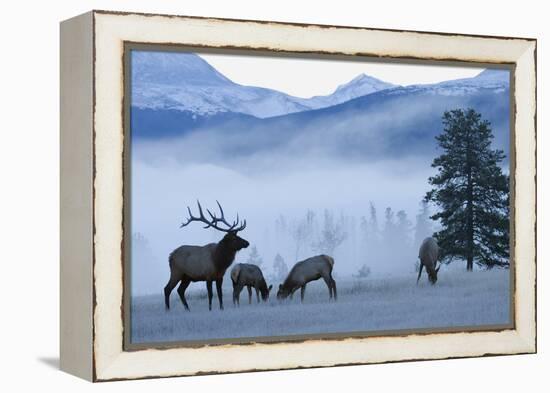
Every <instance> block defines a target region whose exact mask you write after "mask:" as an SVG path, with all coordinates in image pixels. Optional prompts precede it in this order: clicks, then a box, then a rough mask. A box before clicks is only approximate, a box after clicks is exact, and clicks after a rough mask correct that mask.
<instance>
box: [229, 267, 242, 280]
mask: <svg viewBox="0 0 550 393" xmlns="http://www.w3.org/2000/svg"><path fill="white" fill-rule="evenodd" d="M240 273H241V267H240V266H238V265H237V266H235V267H234V268H233V270H231V281H232V282H233V284H236V283H237V282H239V274H240Z"/></svg>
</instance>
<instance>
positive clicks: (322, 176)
mask: <svg viewBox="0 0 550 393" xmlns="http://www.w3.org/2000/svg"><path fill="white" fill-rule="evenodd" d="M216 145H217V144H216V143H215V141H213V142H212V145H210V146H216ZM174 146H181V150H179V152H181V155H176V154H175V152H178V150H177V149H176V150H174ZM193 146H194V144H186V145H185V144H182V145H178V144H177V143H170V142H167V143H166V144H164V145H163V144H159V143H155V144H148V145H142V146H139V145H137V144H136V145H135V146H134V149H133V155H132V183H131V187H132V197H131V204H132V206H131V212H132V214H131V215H132V222H131V231H132V233H133V235H134V236H133V242H132V243H133V247H132V252H133V256H132V258H133V265H132V293H133V294H136V295H137V294H147V293H158V292H159V291H160V290H161V289H162V288H163V286H164V285H165V284H166V281H167V279H168V275H169V268H168V255H169V253H170V252H171V251H172V250H173V249H175V248H176V247H178V246H179V245H182V244H195V245H203V244H206V243H209V242H215V241H218V240H220V239H221V237H222V236H223V234H222V233H221V232H218V231H216V230H212V229H208V230H206V229H203V228H202V227H203V225H201V224H199V223H192V224H190V225H189V226H188V227H185V228H181V229H180V228H179V226H180V224H181V222H182V221H184V220H185V219H186V217H187V208H186V207H187V206H190V207H191V209H192V210H193V211H194V212H195V213H196V212H197V208H196V200H197V199H198V200H200V201H201V203H202V204H203V206H204V207H205V208H210V209H214V210H215V209H216V208H217V207H216V200H219V201H220V203H221V204H222V206H223V207H224V210H225V213H226V216H227V218H228V220H232V219H234V218H235V216H236V214H237V213H238V214H239V216H240V217H241V218H246V220H247V227H246V229H245V230H244V231H243V232H241V233H240V235H241V236H242V237H244V238H246V239H247V240H249V241H250V243H251V247H250V248H248V249H246V250H243V251H241V252H240V253H239V254H237V258H236V262H237V263H238V262H246V261H247V260H248V259H249V257H250V254H251V253H252V252H253V251H252V250H253V248H254V247H255V249H256V250H257V252H258V255H257V258H255V259H254V261H255V262H261V264H262V269H263V270H264V272H265V274H266V276H268V277H269V278H270V279H271V280H280V277H276V272H275V271H274V268H273V265H274V260H275V258H276V256H277V254H279V255H280V256H281V257H282V258H283V260H284V262H285V264H286V265H287V266H288V268H290V267H292V265H293V264H294V263H295V262H296V261H297V260H301V259H304V258H306V257H308V256H312V255H315V254H319V253H321V252H331V253H332V254H333V256H334V258H335V260H336V263H335V264H336V266H335V273H336V275H337V276H349V275H352V274H357V272H358V270H359V269H360V268H361V267H362V266H367V267H368V268H369V270H370V271H371V273H372V274H397V275H401V274H403V273H410V272H412V271H414V263H415V261H416V259H417V258H416V255H417V250H418V248H417V247H418V244H416V243H418V239H417V238H418V236H424V235H429V234H430V233H431V230H432V228H430V227H427V228H425V229H423V231H424V232H425V233H421V234H420V235H419V234H418V233H415V221H416V219H415V217H416V215H417V213H418V211H419V203H420V201H421V200H422V198H423V197H424V195H425V193H426V191H427V189H428V183H427V179H428V177H429V176H430V175H432V174H433V169H432V168H431V167H430V164H431V157H416V158H408V159H403V160H383V161H382V160H379V161H366V160H364V161H362V162H358V161H357V160H355V159H353V160H345V159H342V158H341V157H340V158H338V159H334V158H331V157H327V155H326V154H316V153H315V146H310V149H309V150H308V151H309V153H308V154H307V155H304V156H296V155H292V154H288V153H287V152H285V151H284V150H279V151H278V152H277V153H271V154H262V155H257V154H256V155H255V154H252V155H249V156H244V155H243V156H241V157H232V156H227V157H222V155H221V154H214V153H213V151H214V150H213V149H210V150H209V151H208V152H207V153H206V154H210V156H208V155H207V156H204V159H203V160H202V161H204V162H197V160H195V159H190V160H189V161H190V162H186V160H185V156H186V153H187V152H189V151H190V149H192V148H193ZM217 146H219V145H217ZM203 153H205V152H203ZM216 153H218V152H216ZM195 157H196V156H195ZM206 161H210V162H213V163H215V164H212V163H207V162H206ZM371 206H373V207H374V208H375V209H376V213H377V214H376V216H377V224H376V225H377V229H376V228H374V227H373V226H372V225H374V223H373V222H372V221H373V220H372V214H371V212H372V210H371ZM388 207H389V208H391V212H390V213H389V214H390V216H391V220H389V221H388V222H389V223H390V225H388V224H387V223H386V222H385V221H386V218H385V214H386V212H385V210H386V208H388ZM399 211H402V212H401V213H399V214H398V212H399ZM403 213H404V214H405V215H406V216H403ZM327 220H328V221H331V222H332V224H331V223H330V222H328V223H327ZM399 220H401V224H402V225H399V223H398V221H399ZM327 225H329V226H330V225H332V229H333V230H335V231H337V232H338V234H337V235H339V236H341V237H343V239H342V241H341V243H340V244H338V245H337V246H336V247H334V249H333V250H331V251H327V249H326V248H324V246H323V245H322V244H320V243H323V236H324V235H323V231H325V230H326V229H327V228H326V226H327ZM300 226H302V227H303V228H302V229H300ZM304 226H305V227H304ZM373 228H374V229H373ZM403 228H406V230H405V231H403ZM329 230H330V228H329ZM300 231H301V232H300ZM420 231H422V229H421V228H420ZM416 232H418V231H416ZM329 250H330V247H329ZM201 288H202V286H201Z"/></svg>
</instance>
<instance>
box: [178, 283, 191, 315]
mask: <svg viewBox="0 0 550 393" xmlns="http://www.w3.org/2000/svg"><path fill="white" fill-rule="evenodd" d="M190 283H191V280H189V278H187V277H184V278H183V279H182V280H181V283H180V286H179V287H178V294H179V295H180V299H181V302H182V303H183V307H185V309H186V310H187V311H189V305H188V304H187V300H185V290H186V289H187V287H188V286H189V284H190Z"/></svg>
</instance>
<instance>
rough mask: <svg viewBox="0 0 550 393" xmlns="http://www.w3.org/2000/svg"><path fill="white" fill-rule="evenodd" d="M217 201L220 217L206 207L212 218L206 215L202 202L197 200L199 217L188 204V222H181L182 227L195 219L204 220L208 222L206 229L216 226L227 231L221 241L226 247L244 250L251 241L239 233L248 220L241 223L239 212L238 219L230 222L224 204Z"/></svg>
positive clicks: (215, 227)
mask: <svg viewBox="0 0 550 393" xmlns="http://www.w3.org/2000/svg"><path fill="white" fill-rule="evenodd" d="M216 203H217V204H218V208H219V209H220V217H218V216H216V215H215V214H213V213H212V212H211V211H210V210H208V209H206V212H207V213H208V215H209V216H210V219H207V218H206V217H205V216H204V212H203V210H202V206H201V204H200V202H199V201H197V206H198V208H199V216H198V217H195V216H193V213H191V209H190V208H189V206H188V207H187V211H188V212H189V218H188V219H187V221H186V222H184V223H182V224H181V226H180V228H183V227H185V226H187V225H189V224H190V223H191V222H193V221H198V222H202V223H204V224H206V226H205V227H204V229H208V228H214V229H217V230H218V231H221V232H224V233H225V236H224V237H223V239H222V240H221V241H220V242H219V243H220V244H222V245H223V246H224V247H227V248H228V249H230V250H233V251H239V250H242V249H243V248H247V247H248V246H249V244H250V243H248V241H247V240H245V239H243V238H242V237H239V236H238V235H237V233H238V232H240V231H242V230H244V229H245V228H246V220H243V222H242V223H241V222H240V220H239V215H238V214H237V219H236V220H235V221H233V223H232V224H229V223H228V222H227V221H226V220H225V215H224V212H223V209H222V206H221V205H220V203H219V202H218V201H216ZM219 224H223V225H224V227H221V226H220V225H219Z"/></svg>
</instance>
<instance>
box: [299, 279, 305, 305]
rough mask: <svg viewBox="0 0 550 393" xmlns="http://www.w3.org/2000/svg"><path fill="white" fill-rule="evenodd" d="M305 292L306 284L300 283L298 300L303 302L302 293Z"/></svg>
mask: <svg viewBox="0 0 550 393" xmlns="http://www.w3.org/2000/svg"><path fill="white" fill-rule="evenodd" d="M305 294H306V284H304V285H302V287H301V288H300V301H301V302H302V303H303V302H304V295H305Z"/></svg>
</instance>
